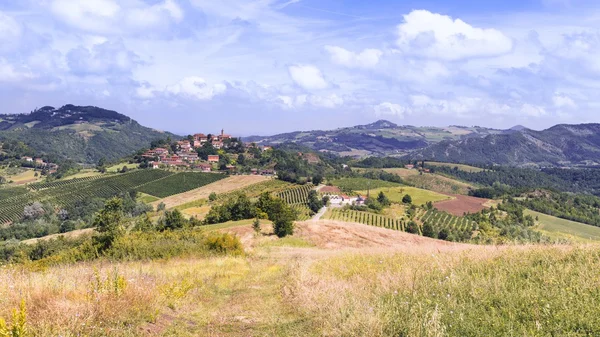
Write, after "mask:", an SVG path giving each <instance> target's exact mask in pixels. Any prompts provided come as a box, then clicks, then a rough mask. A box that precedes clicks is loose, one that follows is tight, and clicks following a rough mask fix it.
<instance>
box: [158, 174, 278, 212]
mask: <svg viewBox="0 0 600 337" xmlns="http://www.w3.org/2000/svg"><path fill="white" fill-rule="evenodd" d="M269 179H271V178H269V177H264V176H232V177H229V178H225V179H222V180H219V181H216V182H214V183H212V184H208V185H206V186H202V187H200V188H197V189H195V190H191V191H188V192H185V193H181V194H177V195H173V196H170V197H167V198H164V199H161V200H158V201H155V202H153V203H151V205H152V206H153V207H156V206H157V205H158V204H160V203H161V202H163V203H165V205H166V206H167V208H172V207H175V206H179V205H183V204H185V203H188V202H191V201H194V200H198V199H206V198H208V196H209V195H210V194H211V193H212V192H215V193H217V194H218V193H225V192H230V191H233V190H237V189H240V188H244V187H246V186H250V185H253V184H256V183H260V182H262V181H265V180H269Z"/></svg>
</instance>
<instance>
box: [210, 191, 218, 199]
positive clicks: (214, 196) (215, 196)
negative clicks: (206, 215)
mask: <svg viewBox="0 0 600 337" xmlns="http://www.w3.org/2000/svg"><path fill="white" fill-rule="evenodd" d="M208 200H209V201H215V200H217V193H215V192H211V193H210V194H209V195H208Z"/></svg>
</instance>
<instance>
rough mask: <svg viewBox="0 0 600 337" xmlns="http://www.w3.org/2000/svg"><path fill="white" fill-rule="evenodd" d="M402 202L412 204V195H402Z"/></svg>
mask: <svg viewBox="0 0 600 337" xmlns="http://www.w3.org/2000/svg"><path fill="white" fill-rule="evenodd" d="M402 203H403V204H412V197H411V196H410V195H408V194H407V195H405V196H404V197H402Z"/></svg>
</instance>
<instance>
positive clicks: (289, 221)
mask: <svg viewBox="0 0 600 337" xmlns="http://www.w3.org/2000/svg"><path fill="white" fill-rule="evenodd" d="M256 213H257V214H263V213H264V214H267V216H268V218H269V220H271V221H273V231H274V232H275V235H277V236H278V237H280V238H281V237H284V236H287V235H292V234H294V220H296V212H294V210H293V209H292V208H291V207H290V206H289V205H288V204H286V203H285V202H284V201H283V200H282V199H280V198H275V197H273V196H272V195H271V194H269V193H268V192H265V193H263V194H261V195H260V197H259V198H258V201H257V202H256Z"/></svg>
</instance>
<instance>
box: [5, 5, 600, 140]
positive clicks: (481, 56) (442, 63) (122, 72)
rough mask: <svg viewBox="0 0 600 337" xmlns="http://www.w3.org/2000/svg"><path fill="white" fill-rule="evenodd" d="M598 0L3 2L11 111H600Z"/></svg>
mask: <svg viewBox="0 0 600 337" xmlns="http://www.w3.org/2000/svg"><path fill="white" fill-rule="evenodd" d="M599 56H600V8H598V5H596V2H595V1H588V0H529V1H512V0H504V1H499V0H488V1H472V0H456V1H435V0H428V1H399V0H396V1H392V0H372V1H344V0H331V1H315V0H219V1H215V0H146V1H144V0H86V1H77V0H23V1H18V2H16V1H7V0H3V1H0V99H2V102H3V104H2V109H1V111H0V112H2V113H19V112H28V111H31V110H32V109H34V108H35V107H41V106H44V105H52V106H61V105H63V104H67V103H72V104H81V105H97V106H101V107H105V108H108V109H113V110H117V111H119V112H122V113H125V114H127V115H129V116H131V117H133V118H135V119H136V120H138V121H139V122H141V123H142V124H144V125H147V126H151V127H154V128H158V129H166V130H169V131H173V132H178V133H191V132H195V131H204V132H215V130H220V129H221V128H225V129H226V130H227V131H228V132H230V133H234V134H240V135H248V134H273V133H278V132H283V131H292V130H301V129H324V128H334V127H339V126H348V125H355V124H360V123H369V122H372V121H375V120H377V119H388V120H391V121H393V122H396V123H398V124H413V125H435V126H444V125H450V124H460V125H483V126H489V127H498V128H505V127H511V126H513V125H516V124H523V125H526V126H528V127H531V128H535V129H542V128H545V127H548V126H551V125H553V124H557V123H583V122H598V121H600V120H599V118H598V117H597V116H598V113H597V111H598V108H599V107H600V98H599V95H598V94H597V93H598V89H600V57H599Z"/></svg>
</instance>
